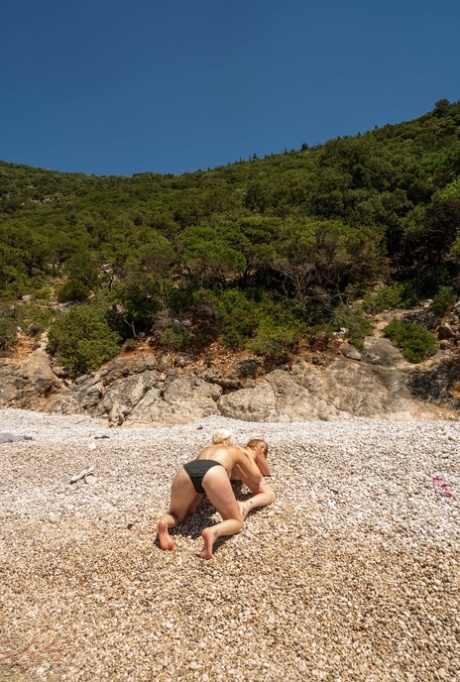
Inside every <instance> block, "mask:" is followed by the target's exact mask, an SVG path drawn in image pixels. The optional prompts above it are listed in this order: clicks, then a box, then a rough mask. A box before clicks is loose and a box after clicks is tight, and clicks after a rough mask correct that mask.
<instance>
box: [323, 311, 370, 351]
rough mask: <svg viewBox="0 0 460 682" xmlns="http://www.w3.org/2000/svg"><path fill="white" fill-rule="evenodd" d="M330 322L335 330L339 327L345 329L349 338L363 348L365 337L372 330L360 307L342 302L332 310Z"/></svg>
mask: <svg viewBox="0 0 460 682" xmlns="http://www.w3.org/2000/svg"><path fill="white" fill-rule="evenodd" d="M330 323H331V325H332V327H333V328H334V329H335V330H337V329H340V328H341V327H344V328H345V329H347V330H348V332H347V336H348V338H349V340H350V341H351V343H352V344H353V345H354V346H356V348H359V349H362V348H363V345H364V339H365V337H366V336H368V335H369V334H370V333H371V332H372V325H371V323H370V322H369V320H368V319H367V317H366V316H365V314H364V312H363V310H362V308H351V307H350V306H347V305H345V304H344V303H341V304H340V305H339V306H337V308H336V309H335V310H334V312H333V313H332V316H331V322H330Z"/></svg>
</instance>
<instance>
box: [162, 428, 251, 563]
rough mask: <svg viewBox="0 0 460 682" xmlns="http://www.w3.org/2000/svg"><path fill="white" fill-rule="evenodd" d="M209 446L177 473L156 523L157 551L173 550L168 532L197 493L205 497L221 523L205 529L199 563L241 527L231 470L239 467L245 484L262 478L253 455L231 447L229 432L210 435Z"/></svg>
mask: <svg viewBox="0 0 460 682" xmlns="http://www.w3.org/2000/svg"><path fill="white" fill-rule="evenodd" d="M212 442H213V445H209V446H208V447H206V448H204V450H202V451H201V452H200V454H199V455H198V457H197V459H195V460H193V461H192V462H188V464H185V465H184V466H183V467H181V468H180V469H179V471H178V472H177V474H176V475H175V477H174V479H173V482H172V486H171V502H170V505H169V512H168V513H167V514H163V516H162V517H161V519H160V520H159V522H158V538H159V541H160V547H161V549H169V550H175V549H176V548H175V545H174V543H173V541H172V540H171V537H170V535H169V529H170V528H174V526H177V524H178V523H181V522H182V521H183V520H184V518H185V516H186V514H187V512H188V510H189V508H190V506H191V504H192V502H193V501H194V499H195V496H196V494H197V493H199V494H202V493H206V495H207V496H208V499H209V501H210V502H211V504H213V505H214V506H215V508H216V509H217V511H218V512H219V514H220V515H221V517H222V521H221V522H220V523H217V524H216V525H215V526H211V527H209V528H205V529H204V530H203V532H202V534H201V535H202V537H203V540H204V547H203V551H202V552H201V556H202V558H203V559H211V558H212V556H213V554H212V548H213V545H214V542H215V541H216V540H217V538H219V537H220V536H221V535H234V534H235V533H238V532H239V531H240V530H241V529H242V527H243V516H242V513H241V509H240V505H239V504H238V502H237V500H236V497H235V494H234V492H233V488H232V485H231V483H230V475H231V473H232V469H233V468H234V467H235V466H238V467H240V470H241V471H242V472H243V473H244V475H245V477H246V478H247V480H248V481H250V482H252V483H253V484H257V483H260V482H261V481H262V474H261V472H260V469H259V467H258V466H257V464H256V461H255V460H256V455H255V452H254V451H253V450H251V449H250V448H240V447H238V446H235V445H233V434H232V432H231V431H230V430H229V429H219V430H218V431H216V432H215V433H214V434H213V437H212Z"/></svg>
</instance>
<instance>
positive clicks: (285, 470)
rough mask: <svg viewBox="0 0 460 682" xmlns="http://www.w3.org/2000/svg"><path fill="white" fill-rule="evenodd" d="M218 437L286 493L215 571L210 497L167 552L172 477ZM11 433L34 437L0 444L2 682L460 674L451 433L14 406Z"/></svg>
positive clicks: (263, 681)
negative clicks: (133, 423) (263, 454)
mask: <svg viewBox="0 0 460 682" xmlns="http://www.w3.org/2000/svg"><path fill="white" fill-rule="evenodd" d="M221 426H228V427H230V428H231V429H232V430H233V432H234V433H235V440H236V442H237V443H238V444H240V445H244V444H245V442H246V441H247V440H249V438H251V437H263V438H265V439H266V440H267V441H268V443H269V446H270V451H269V463H270V465H271V467H272V471H273V475H272V477H271V485H272V487H273V488H274V490H275V491H276V494H277V500H276V502H275V503H274V504H273V505H272V506H270V507H266V508H263V509H260V510H257V511H254V512H252V513H251V514H250V515H249V516H248V519H247V521H246V524H245V528H244V529H243V531H242V532H241V533H240V534H238V535H236V536H232V537H229V538H225V539H223V540H222V541H218V543H217V546H216V548H215V556H214V558H213V559H212V560H210V561H204V560H203V559H201V558H200V556H199V552H200V550H201V549H202V546H203V542H202V539H201V531H202V530H203V528H204V527H206V526H207V525H209V524H211V523H214V522H215V521H216V519H217V518H218V517H217V514H215V512H214V509H213V508H212V507H211V506H210V505H209V504H208V503H206V502H203V503H201V505H200V507H199V508H198V512H197V514H195V515H194V516H191V517H188V518H187V520H186V521H185V522H184V523H183V524H182V525H181V526H180V527H179V528H177V529H175V530H173V531H172V533H171V535H172V538H173V540H174V542H175V543H176V545H177V551H176V552H164V551H162V550H161V549H160V548H159V546H158V542H157V539H156V524H157V521H158V517H159V515H160V514H161V513H162V512H164V511H166V509H167V506H168V500H169V488H170V483H171V479H172V477H173V475H174V474H175V472H176V471H177V469H178V468H179V467H180V466H181V465H182V464H184V463H185V462H186V461H188V460H190V459H194V458H195V457H196V455H197V454H198V452H199V450H200V449H201V448H202V447H204V446H205V445H208V444H209V443H210V439H211V434H212V432H213V431H214V429H216V428H217V427H221ZM0 432H2V433H6V432H8V433H12V434H15V435H18V436H19V435H24V436H27V437H30V438H32V440H20V441H17V442H11V443H3V444H1V445H0V465H1V478H0V481H1V483H0V489H1V496H0V528H1V563H0V572H1V593H0V609H1V610H0V680H1V681H2V682H4V681H5V682H23V681H26V680H27V681H29V680H48V681H59V682H61V681H64V680H69V681H72V682H73V681H75V682H77V681H78V682H101V681H103V680H110V682H122V681H124V680H130V681H132V682H144V681H149V682H153V681H155V682H179V681H181V680H187V681H193V680H198V681H200V682H228V681H241V682H279V681H283V682H288V681H291V680H292V681H293V682H294V681H296V682H297V681H299V682H300V681H302V682H304V681H310V680H326V681H327V682H361V681H362V682H386V681H395V682H422V681H423V682H425V681H426V682H433V681H435V680H445V681H446V682H460V551H459V549H460V506H459V499H460V454H459V444H460V425H459V424H458V423H457V422H455V421H441V420H440V421H434V420H433V421H412V422H409V421H389V420H375V419H361V418H350V419H346V420H342V421H330V422H325V421H312V422H301V423H290V424H286V423H283V424H280V423H254V422H242V421H235V420H230V419H225V418H223V417H209V418H206V419H203V420H201V421H199V422H196V423H194V424H188V425H176V426H171V427H161V428H153V427H149V426H145V427H142V428H141V427H136V428H118V429H115V428H108V427H107V425H106V423H105V422H102V421H97V420H94V419H91V418H88V417H86V416H84V415H70V416H57V415H50V414H46V413H38V412H29V411H25V410H15V409H10V410H0ZM89 465H92V466H93V467H94V474H95V476H94V477H93V476H90V477H88V478H87V479H86V481H87V482H85V480H84V479H81V480H80V481H78V482H77V483H74V484H72V483H70V479H71V478H72V477H73V476H75V475H76V474H78V473H79V472H80V471H81V470H82V469H84V468H85V467H87V466H89ZM436 476H438V477H440V478H441V479H442V481H443V482H445V483H446V485H447V487H448V490H449V491H450V492H451V494H452V496H451V497H448V496H445V495H444V494H442V493H443V492H445V491H446V488H444V490H437V489H436V488H435V486H434V484H433V478H434V477H436ZM235 491H236V494H237V497H238V496H239V497H240V499H244V498H245V497H246V496H247V490H246V489H244V488H243V489H241V488H238V486H235ZM2 675H3V677H2Z"/></svg>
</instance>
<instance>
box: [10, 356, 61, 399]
mask: <svg viewBox="0 0 460 682" xmlns="http://www.w3.org/2000/svg"><path fill="white" fill-rule="evenodd" d="M65 388H66V384H65V382H64V381H63V379H62V378H60V377H59V376H57V374H56V373H55V372H54V371H53V370H52V368H51V364H50V359H49V357H48V355H47V354H46V352H45V351H44V350H43V349H37V350H35V351H34V352H33V353H31V354H30V355H29V356H28V358H27V360H23V361H20V362H11V361H9V360H3V361H2V363H1V365H0V407H17V408H21V409H25V410H38V411H40V410H47V409H48V403H49V398H50V396H53V395H56V394H57V393H59V392H61V391H63V390H65Z"/></svg>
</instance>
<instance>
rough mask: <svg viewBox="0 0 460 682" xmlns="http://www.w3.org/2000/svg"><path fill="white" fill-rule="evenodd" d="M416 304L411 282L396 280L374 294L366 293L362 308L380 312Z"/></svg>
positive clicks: (415, 294)
mask: <svg viewBox="0 0 460 682" xmlns="http://www.w3.org/2000/svg"><path fill="white" fill-rule="evenodd" d="M416 304H417V293H416V288H415V286H414V284H413V283H412V282H397V283H396V284H392V285H391V286H388V287H385V288H384V289H381V290H380V291H378V292H377V293H375V294H366V296H365V297H364V301H363V308H364V310H366V311H367V312H372V313H381V312H383V311H384V310H394V309H395V308H412V307H413V306H414V305H416Z"/></svg>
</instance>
